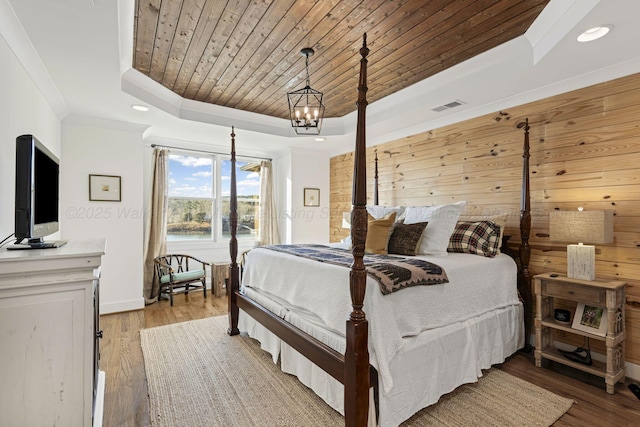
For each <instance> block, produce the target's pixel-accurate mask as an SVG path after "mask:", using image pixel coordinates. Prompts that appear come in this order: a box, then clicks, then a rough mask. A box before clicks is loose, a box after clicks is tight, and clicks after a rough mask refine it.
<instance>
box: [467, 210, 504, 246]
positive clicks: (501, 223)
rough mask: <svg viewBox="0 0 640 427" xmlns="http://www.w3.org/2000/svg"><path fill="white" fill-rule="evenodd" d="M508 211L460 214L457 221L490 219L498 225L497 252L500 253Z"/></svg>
mask: <svg viewBox="0 0 640 427" xmlns="http://www.w3.org/2000/svg"><path fill="white" fill-rule="evenodd" d="M508 217H509V214H508V213H503V214H498V215H460V218H458V221H469V222H476V221H491V222H493V223H494V224H496V225H497V226H498V227H500V236H498V253H500V247H502V236H503V235H504V229H505V227H506V226H507V218H508Z"/></svg>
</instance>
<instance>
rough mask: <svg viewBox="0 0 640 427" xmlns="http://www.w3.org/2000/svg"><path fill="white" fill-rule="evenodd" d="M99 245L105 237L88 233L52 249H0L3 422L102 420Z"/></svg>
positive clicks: (9, 425)
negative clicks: (91, 236) (97, 237)
mask: <svg viewBox="0 0 640 427" xmlns="http://www.w3.org/2000/svg"><path fill="white" fill-rule="evenodd" d="M105 247H106V239H89V240H71V241H69V242H68V243H67V244H66V245H64V246H62V247H60V248H55V249H31V250H13V251H9V250H7V249H5V248H2V249H0V424H1V425H2V426H3V427H13V426H16V427H18V426H19V427H23V426H54V425H55V426H67V427H73V426H79V427H87V426H91V425H92V424H93V425H101V423H102V409H101V408H102V401H103V398H104V373H103V372H101V371H100V370H99V337H100V336H101V334H102V332H101V331H100V326H99V313H98V309H99V302H98V297H99V292H98V291H99V276H100V265H101V260H102V255H104V253H105ZM94 412H95V414H94ZM94 415H95V417H94ZM94 418H95V419H94Z"/></svg>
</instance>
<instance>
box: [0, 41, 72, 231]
mask: <svg viewBox="0 0 640 427" xmlns="http://www.w3.org/2000/svg"><path fill="white" fill-rule="evenodd" d="M0 64H1V65H0V152H1V153H2V154H1V155H0V240H2V239H4V238H5V237H7V236H9V235H10V234H11V233H13V231H14V200H15V161H16V158H15V152H16V148H15V147H16V137H17V136H19V135H23V134H33V135H34V136H35V137H36V138H38V139H39V140H40V142H42V143H43V144H44V145H46V146H47V148H49V149H50V150H51V151H52V152H53V153H54V154H55V155H57V156H58V157H60V120H59V118H58V116H57V115H56V114H55V112H54V110H53V109H52V108H51V106H50V105H49V104H48V103H47V100H46V99H45V97H44V96H43V95H42V93H41V92H40V90H39V89H38V87H37V86H36V85H35V84H34V83H33V81H32V80H31V78H30V77H29V74H27V72H26V70H25V69H24V68H23V66H22V64H21V63H20V61H18V59H17V58H16V56H15V55H14V53H13V51H12V50H11V49H10V48H9V46H8V45H7V43H6V42H5V40H4V39H3V38H2V37H0ZM51 238H52V239H55V238H57V235H53V236H52V237H51Z"/></svg>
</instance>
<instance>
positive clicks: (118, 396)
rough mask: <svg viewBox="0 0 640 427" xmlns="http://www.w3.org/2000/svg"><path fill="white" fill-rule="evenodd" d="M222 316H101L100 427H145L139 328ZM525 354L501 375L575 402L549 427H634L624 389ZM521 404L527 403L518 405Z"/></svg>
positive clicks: (198, 301)
mask: <svg viewBox="0 0 640 427" xmlns="http://www.w3.org/2000/svg"><path fill="white" fill-rule="evenodd" d="M226 312H227V299H226V297H221V298H214V297H213V296H212V295H211V294H209V295H208V298H207V299H206V300H204V299H203V297H202V294H201V293H196V294H193V295H188V296H186V295H179V296H178V297H176V298H175V301H174V306H173V307H171V306H170V305H169V302H168V301H161V302H159V303H156V304H153V305H150V306H147V307H146V308H145V309H144V310H138V311H130V312H125V313H115V314H108V315H104V316H101V318H100V321H101V327H102V329H103V331H104V338H103V339H102V343H101V369H102V370H104V371H105V373H106V390H105V402H104V421H103V425H104V426H105V427H125V426H135V427H138V426H150V425H151V423H150V420H149V410H148V401H147V382H146V379H145V373H144V362H143V359H142V350H141V348H140V334H139V331H140V329H144V328H153V327H156V326H162V325H167V324H171V323H177V322H184V321H187V320H194V319H201V318H204V317H211V316H219V315H223V314H226ZM532 358H533V356H532V355H530V354H523V353H518V354H516V355H514V356H513V357H511V358H510V359H509V360H507V361H506V362H505V363H503V364H502V366H501V369H503V370H504V371H506V372H508V373H510V374H512V375H514V376H517V377H519V378H522V379H524V380H526V381H529V382H531V383H533V384H537V385H539V386H541V387H544V388H546V389H547V390H550V391H552V392H554V393H557V394H559V395H561V396H564V397H569V398H571V399H573V400H575V402H576V403H575V404H574V405H573V407H572V408H571V409H570V410H569V412H567V413H566V414H565V415H564V416H563V417H562V418H561V419H560V420H558V421H557V422H556V423H555V424H554V426H559V427H565V426H576V427H577V426H580V427H583V426H598V427H604V426H638V425H640V400H638V399H637V398H636V397H635V396H634V395H633V393H631V391H629V389H628V388H627V385H626V384H618V385H617V386H616V394H614V395H609V394H607V393H606V391H605V386H604V381H603V380H602V379H601V378H597V377H593V376H590V375H588V374H585V373H582V372H579V371H576V370H573V369H570V368H566V367H564V366H562V365H560V364H552V363H551V362H548V363H547V364H546V365H545V368H544V369H539V368H536V367H535V366H534V364H533V362H532ZM523 404H526V403H525V402H523Z"/></svg>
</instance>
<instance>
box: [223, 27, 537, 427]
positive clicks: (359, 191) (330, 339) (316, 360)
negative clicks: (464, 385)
mask: <svg viewBox="0 0 640 427" xmlns="http://www.w3.org/2000/svg"><path fill="white" fill-rule="evenodd" d="M368 53H369V50H368V48H367V46H366V34H365V36H364V38H363V46H362V48H361V49H360V55H361V60H360V77H359V84H358V100H357V107H358V120H357V129H356V146H355V158H354V172H353V195H352V202H353V210H352V216H351V247H352V253H353V262H352V264H351V269H350V271H347V269H344V268H343V267H336V266H327V265H326V264H325V263H316V264H325V265H324V266H323V267H322V268H323V270H319V271H320V273H318V274H322V275H324V274H327V277H331V279H328V282H329V283H331V284H332V285H330V286H333V287H334V288H335V289H334V291H335V292H336V293H337V294H342V295H341V296H343V297H345V299H348V300H349V301H348V304H349V305H350V307H351V308H350V310H351V312H350V314H349V316H348V318H347V320H346V327H345V326H344V320H342V319H344V317H341V313H342V311H340V310H341V309H342V308H343V307H342V305H340V304H339V303H335V304H333V298H334V294H332V296H330V297H328V298H329V299H328V301H331V302H330V303H329V304H325V306H324V307H323V308H321V309H319V310H317V313H308V312H307V310H306V309H307V308H309V307H310V306H309V307H307V306H306V305H305V304H306V302H305V299H315V298H316V297H317V296H316V295H315V294H313V296H312V297H305V295H304V294H303V292H305V291H300V294H295V295H293V294H292V293H290V291H291V290H292V289H294V288H295V286H294V282H296V280H294V279H291V280H290V282H284V281H283V280H279V282H280V283H281V284H282V286H280V288H281V289H280V291H282V292H284V294H287V296H288V297H289V298H288V299H287V297H283V296H282V294H280V296H278V294H272V293H271V291H272V289H271V288H267V287H266V284H265V288H264V289H267V290H266V291H264V289H260V283H261V282H262V280H263V278H264V280H265V281H266V282H275V281H278V280H275V281H274V280H272V279H271V278H270V276H269V273H268V272H267V270H269V269H270V270H278V269H282V267H283V266H286V267H285V268H284V269H287V270H291V272H292V274H296V275H297V277H298V282H299V281H303V282H304V281H306V282H312V279H310V278H309V277H315V276H313V274H312V273H308V275H307V273H301V272H308V271H311V270H310V264H305V263H309V262H315V261H310V260H307V259H299V260H295V259H292V258H296V257H295V256H293V255H282V254H277V255H276V254H275V253H274V251H271V250H269V249H261V250H253V251H252V252H251V253H250V254H249V257H250V258H251V257H252V256H253V260H254V262H253V263H251V262H248V263H247V265H248V267H250V268H248V269H247V270H246V271H245V273H244V274H245V278H247V277H251V279H248V281H249V282H251V286H245V287H243V291H241V290H240V274H239V266H238V263H237V255H238V253H237V252H238V244H237V239H236V227H237V200H236V198H237V193H236V188H235V179H236V178H235V134H234V132H233V130H232V134H231V162H232V171H231V181H232V183H231V201H230V215H229V219H230V226H231V240H230V256H231V264H230V277H229V292H228V304H229V307H228V308H229V330H228V333H229V334H230V335H236V334H238V333H240V328H239V326H238V325H239V323H238V322H239V311H240V309H241V310H242V312H243V313H245V314H246V315H248V316H245V315H243V317H242V319H241V320H242V326H243V331H249V332H250V333H249V335H250V336H253V337H255V338H256V339H258V340H259V341H261V344H262V345H263V348H266V349H267V350H268V351H269V350H270V352H271V354H272V355H273V356H274V361H275V360H277V358H278V356H279V355H280V356H281V357H282V359H281V361H282V368H283V370H286V371H288V372H290V373H294V374H296V375H298V377H299V378H301V380H302V381H303V382H304V383H305V384H307V385H308V386H310V387H311V388H312V389H314V391H316V392H317V393H318V394H320V395H321V397H323V398H324V399H325V400H326V401H328V403H330V404H332V406H334V407H336V408H337V409H339V410H343V411H344V415H345V424H346V425H348V426H365V425H367V422H368V420H369V419H373V418H375V416H376V414H375V411H374V408H373V407H372V405H370V402H371V401H372V395H373V394H374V391H377V392H378V393H377V394H380V395H381V396H380V398H381V405H382V407H383V411H384V413H383V414H382V415H383V417H382V419H381V425H383V424H385V423H387V424H389V425H392V424H394V423H395V424H397V420H396V418H394V417H393V416H388V415H387V413H388V412H389V413H390V412H394V411H395V412H398V413H399V414H400V415H398V416H397V417H399V418H397V419H400V420H401V421H402V420H404V419H406V418H408V416H410V415H411V414H412V413H414V412H416V408H417V409H419V408H420V407H423V406H426V405H428V404H431V403H434V402H433V399H434V398H435V400H436V401H437V398H438V397H439V396H440V395H441V394H444V392H448V391H451V390H452V387H453V388H455V387H456V386H457V385H459V383H460V381H462V382H470V381H472V380H473V381H475V380H476V379H477V376H478V375H477V374H478V372H477V370H478V367H477V366H476V365H479V366H480V368H485V367H487V366H486V365H488V366H490V365H491V364H493V363H499V362H500V361H503V360H504V358H505V357H506V356H508V355H510V354H512V353H513V352H514V351H516V350H517V349H518V348H520V347H521V346H522V342H523V341H524V338H525V337H527V336H528V333H529V328H528V327H526V328H525V332H524V334H522V332H520V331H519V327H518V325H517V324H518V323H520V324H521V323H522V321H523V312H524V311H525V310H522V305H521V304H520V302H519V301H517V296H516V297H515V299H516V301H514V297H513V294H515V286H513V289H511V290H512V291H513V292H510V290H509V289H508V286H509V284H505V285H504V286H503V288H501V290H498V291H494V290H493V288H488V286H491V285H490V284H483V283H480V281H478V283H475V282H474V283H473V287H471V286H470V285H469V282H471V281H472V280H469V277H470V276H471V277H473V276H474V275H477V270H475V269H476V268H484V269H485V271H486V274H487V276H489V274H491V273H496V274H498V273H497V272H500V276H496V277H488V280H487V282H491V283H493V282H498V283H500V282H501V281H506V282H509V283H511V282H518V290H519V291H520V294H521V295H522V297H523V300H524V304H525V306H526V307H530V305H529V303H530V289H529V281H530V278H529V274H528V265H527V264H528V260H529V251H530V249H529V247H528V235H529V234H528V233H529V228H530V214H529V188H528V186H529V181H528V124H526V123H525V124H524V127H525V145H524V154H523V159H524V163H525V166H524V167H523V191H522V200H521V218H520V223H521V240H522V244H521V246H520V249H519V256H520V268H519V270H517V267H516V266H515V263H514V262H513V261H511V260H507V259H506V258H508V257H506V256H504V255H503V256H502V257H500V256H497V257H495V259H491V260H489V258H485V259H484V260H483V259H482V258H483V257H478V256H477V255H470V254H456V255H460V256H461V257H458V258H462V259H463V261H462V264H464V265H465V268H466V272H465V273H464V274H462V273H458V270H457V268H458V267H457V265H458V264H459V263H458V261H456V257H455V256H451V257H447V258H446V259H443V258H441V259H440V260H439V262H441V263H443V264H444V265H445V270H447V272H448V273H450V274H449V279H451V280H450V283H451V284H454V283H455V284H456V285H458V283H459V284H460V286H461V287H462V286H466V288H463V291H462V293H463V294H467V293H468V294H469V295H471V297H468V296H466V295H459V294H456V296H455V298H453V299H452V298H449V302H448V303H446V304H445V303H443V305H442V311H441V312H440V313H437V312H436V313H435V314H434V316H435V319H434V318H433V317H428V315H427V314H424V313H422V312H428V311H434V312H435V310H424V309H423V310H419V309H418V310H417V311H421V314H420V315H417V316H413V315H412V313H415V311H414V312H412V311H411V310H406V307H408V306H409V305H411V304H414V306H415V304H417V303H420V302H421V301H430V298H432V297H434V295H435V294H438V293H443V292H442V289H440V288H437V287H435V286H419V287H412V288H411V289H406V290H402V291H401V292H396V293H394V294H393V296H392V297H391V298H388V296H381V293H379V292H378V293H376V292H372V291H371V289H375V288H372V285H371V279H368V278H367V268H366V266H365V242H366V239H367V228H368V213H367V206H366V199H367V198H366V158H365V151H366V143H365V141H366V138H365V110H366V106H367V100H366V92H367V86H366V82H367V79H366V78H367V55H368ZM376 156H377V153H376ZM375 179H376V182H375V187H376V189H375V190H374V191H375V192H374V198H375V202H376V204H377V162H376V178H375ZM426 227H427V229H428V227H429V226H428V225H427V226H426ZM503 252H508V251H507V250H503ZM282 256H284V257H285V258H282ZM287 256H289V258H286V257H287ZM465 256H466V258H464V257H465ZM260 258H263V262H262V263H261V264H258V262H259V260H260ZM294 262H295V263H301V266H300V267H295V265H294ZM281 263H284V264H281ZM289 263H290V264H289ZM456 263H458V264H456ZM484 264H486V266H484ZM256 265H260V267H259V268H257V267H255V266H256ZM496 265H501V266H503V267H500V268H496ZM289 266H290V267H289ZM297 268H301V269H302V270H296V269H297ZM327 269H331V270H327ZM450 269H451V270H450ZM463 270H464V269H463ZM502 270H507V272H506V273H505V275H504V276H503V275H502V273H501V271H502ZM511 270H512V271H511ZM516 270H517V271H516ZM345 271H347V272H345ZM347 275H348V277H349V288H348V290H347V289H346V277H347ZM465 275H466V276H465ZM301 277H302V279H301ZM459 277H466V279H465V280H461V279H459ZM368 280H369V285H368V284H367V283H368ZM296 285H301V286H300V287H304V285H305V284H304V283H297V282H296ZM312 285H314V287H318V286H315V283H312ZM483 286H487V288H486V289H492V290H491V291H490V292H496V293H491V294H488V295H489V296H490V298H489V299H491V300H498V301H500V302H499V304H497V305H496V304H495V301H494V305H493V306H491V307H490V308H487V310H486V311H487V312H486V313H483V314H482V315H478V316H476V315H475V314H469V316H467V318H462V319H461V320H462V321H461V322H453V323H455V325H453V326H451V325H449V324H443V325H438V324H437V321H438V320H442V317H445V314H446V313H447V312H451V311H455V310H451V307H453V306H451V307H450V306H447V304H454V303H458V304H460V303H461V302H462V303H463V304H464V299H465V298H468V299H469V301H471V302H473V303H477V299H478V298H479V296H480V295H481V294H482V292H483V289H485V288H483ZM367 287H369V289H368V290H367V291H366V292H365V289H366V288H367ZM418 288H420V289H418ZM451 288H452V287H450V288H449V289H451ZM308 289H309V288H307V290H308ZM447 292H448V291H447ZM474 292H476V294H474ZM402 293H406V295H407V296H406V297H404V298H409V301H408V302H407V301H406V300H401V297H400V296H396V295H400V294H402ZM485 293H487V292H485ZM497 294H500V295H497ZM424 295H426V297H425V296H424ZM416 296H420V298H416ZM335 298H336V299H339V298H338V297H335ZM421 298H424V299H421ZM474 298H475V299H474ZM318 299H321V297H318ZM365 299H366V303H367V304H368V305H367V307H368V308H367V314H365V311H364V309H363V308H364V306H365ZM487 304H490V302H487ZM328 305H332V306H333V305H335V307H327V306H328ZM293 307H299V308H301V310H300V311H297V312H296V311H294V309H293ZM378 307H381V308H379V309H378ZM418 307H419V306H418ZM328 308H335V310H336V311H331V310H328ZM372 308H376V310H375V311H371V309H372ZM412 310H415V307H414V308H412ZM323 311H326V312H323ZM471 311H473V310H471ZM471 311H470V312H469V313H471ZM336 312H337V313H340V314H339V315H338V316H336V315H335V314H334V313H336ZM407 313H408V316H407V318H405V317H403V316H405V315H406V314H407ZM481 313H482V312H481ZM346 315H347V313H346V310H345V311H344V316H345V317H346ZM322 316H324V317H322ZM367 316H372V319H373V320H372V324H371V327H370V325H369V320H370V319H371V317H370V319H368V318H367ZM438 316H440V317H438ZM336 317H338V319H337V320H336ZM413 317H416V318H419V319H417V320H416V319H414V318H413ZM427 317H428V318H427ZM285 318H286V319H285ZM505 319H506V320H505ZM396 320H397V322H396ZM335 322H337V323H335ZM412 322H418V323H412ZM420 322H426V323H420ZM320 323H323V327H322V328H318V327H317V326H318V324H320ZM391 323H402V324H403V325H399V326H398V325H392V326H388V325H385V326H384V327H385V328H387V329H384V330H383V329H382V328H383V326H382V325H381V324H391ZM405 323H406V325H405ZM340 325H342V326H340ZM440 326H442V327H440ZM377 328H380V330H378V329H377ZM403 328H404V329H403ZM494 328H495V329H498V330H499V333H497V334H496V337H493V335H492V332H487V331H492V330H493V329H494ZM389 330H393V331H394V333H396V332H397V333H398V334H399V336H398V337H397V338H398V339H397V340H395V341H396V342H394V338H393V336H392V335H391V333H390V332H389ZM370 331H372V336H371V337H370ZM407 331H409V332H407ZM411 331H413V332H411ZM421 331H425V333H422V332H421ZM523 335H524V336H523ZM387 340H388V341H389V343H387V342H385V341H387ZM446 340H449V341H451V342H455V341H458V343H457V344H455V345H456V346H458V347H456V348H458V349H459V351H460V352H461V353H462V356H460V357H462V359H460V360H461V361H462V362H461V363H464V364H465V366H464V367H461V368H460V370H461V371H464V373H463V374H460V375H459V378H454V379H451V378H444V379H443V380H442V382H443V385H441V386H439V387H438V388H436V389H434V390H433V391H430V392H429V393H427V394H426V395H425V397H424V398H422V401H421V402H419V403H415V404H414V403H411V402H410V403H406V402H400V403H399V396H397V395H398V394H400V393H398V389H399V388H402V387H400V385H402V386H403V387H405V386H406V387H418V388H423V387H424V388H428V387H425V384H428V380H425V379H418V380H415V379H413V378H412V377H413V376H415V375H413V374H412V372H411V371H410V370H409V371H408V370H407V368H406V367H405V366H404V365H408V366H409V368H411V369H413V367H414V366H415V363H414V362H406V361H408V360H414V359H416V360H417V359H422V358H423V357H425V354H430V355H431V357H433V358H434V360H436V361H437V360H442V361H443V362H442V363H446V361H447V360H449V359H452V360H457V359H456V357H458V356H455V357H451V356H447V355H446V354H445V353H439V352H434V353H433V354H432V353H430V351H431V350H430V349H433V348H435V347H437V346H438V343H439V342H441V341H446ZM492 340H495V342H493V341H492ZM474 346H475V347H474ZM476 347H477V348H476ZM494 347H495V348H497V349H498V350H496V351H495V353H496V354H492V355H490V356H484V355H482V356H474V358H471V359H467V358H466V356H465V354H467V353H470V352H471V353H473V352H474V351H480V352H483V351H484V352H489V353H490V352H492V351H493V350H492V349H493V348H494ZM370 349H373V354H372V355H371V356H372V357H373V358H372V359H370ZM400 349H401V351H400ZM447 351H451V350H450V349H448V350H447ZM425 352H426V353H425ZM503 353H508V354H506V356H505V354H503ZM397 354H401V356H397ZM285 355H286V359H285ZM374 361H375V363H374ZM372 363H374V365H376V367H377V369H376V368H374V366H372ZM314 369H316V370H317V369H319V370H321V371H322V372H321V373H318V372H314V373H311V374H308V375H307V373H306V372H307V371H309V370H312V371H313V370H314ZM432 369H435V371H434V372H428V373H426V374H425V375H426V376H428V375H432V374H436V373H437V370H438V369H437V368H432ZM425 372H427V371H425ZM325 373H326V374H325ZM327 374H328V377H330V378H329V380H327V379H324V377H323V378H322V379H321V380H320V383H321V384H320V385H318V380H317V379H316V377H317V376H318V375H320V376H322V375H324V376H327ZM306 376H308V378H306V379H303V377H306ZM312 377H313V378H312ZM379 377H380V378H382V383H381V387H380V388H381V389H382V390H379V391H378V381H379ZM394 382H395V383H397V384H399V386H398V387H395V389H394V388H393V386H392V384H394ZM335 384H340V385H341V386H339V387H338V388H336V387H335ZM340 387H342V390H343V395H342V396H341V397H342V401H341V402H337V401H336V400H340V399H339V398H336V396H335V394H336V392H335V390H336V389H338V390H339V389H340ZM319 389H325V390H324V391H323V390H319ZM390 390H393V392H391V391H390ZM443 390H445V391H443ZM405 398H406V396H405ZM332 399H333V401H331V400H332ZM376 409H377V408H376ZM407 414H408V416H407Z"/></svg>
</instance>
